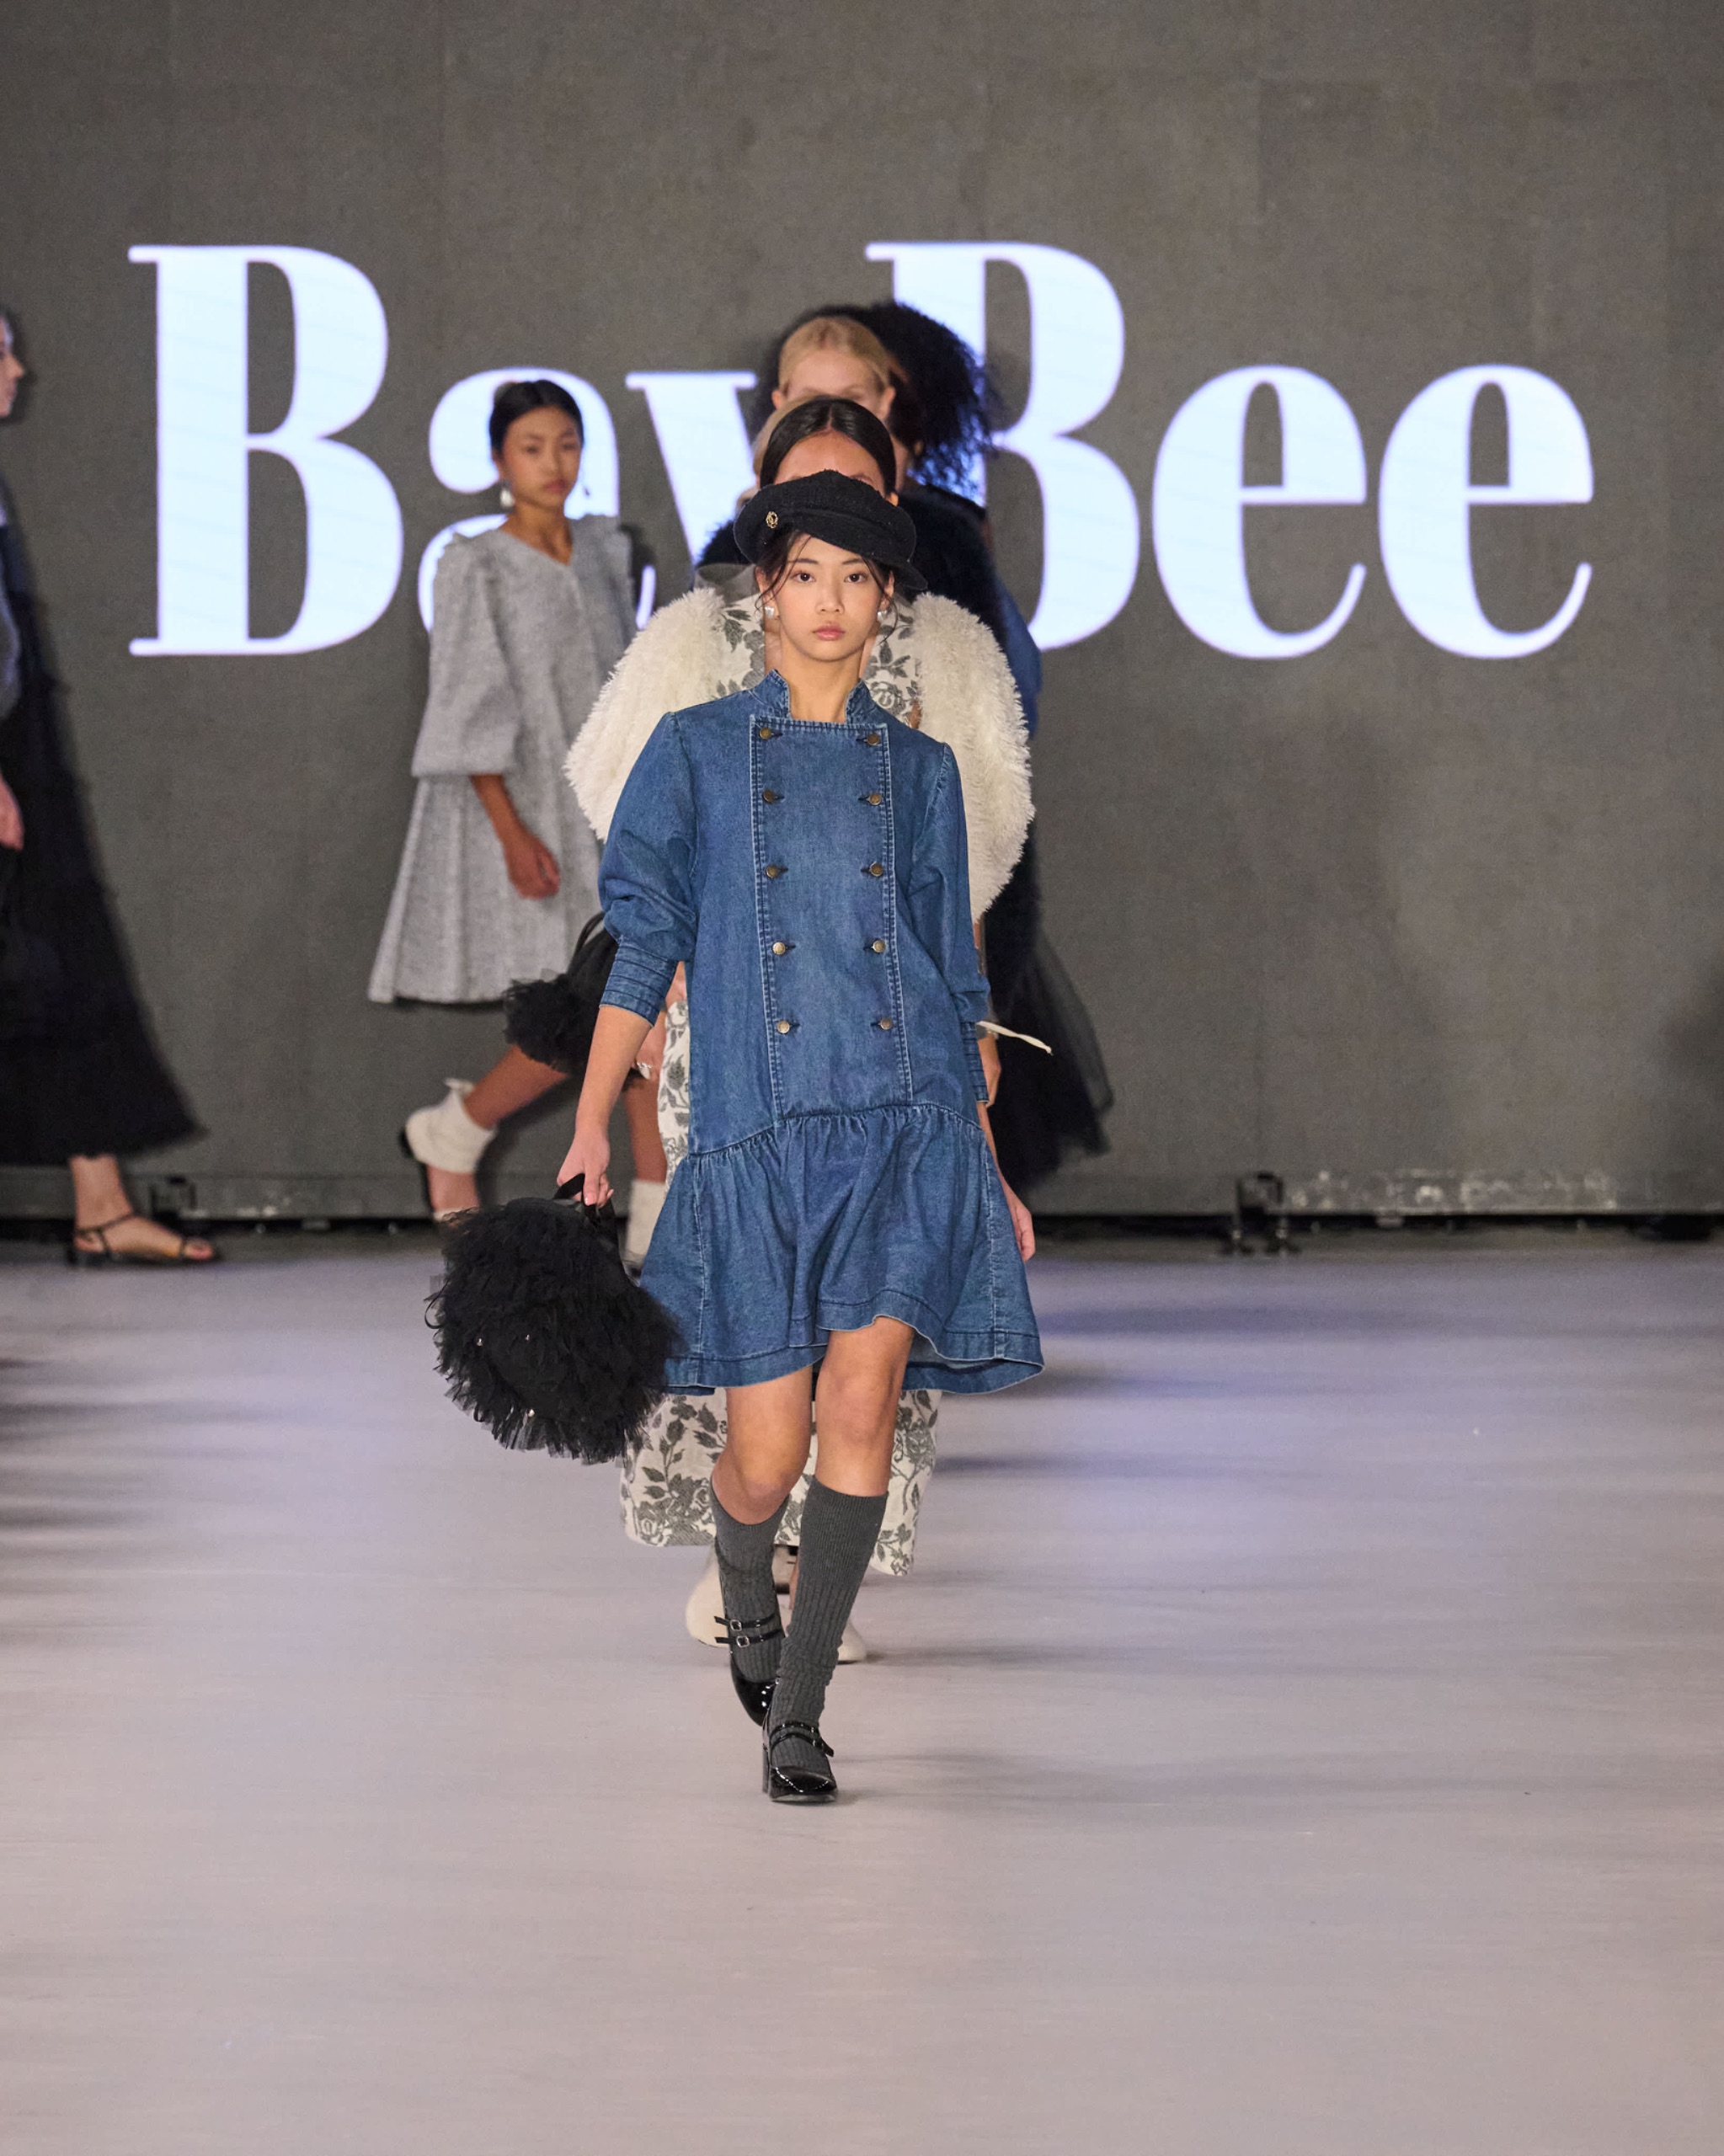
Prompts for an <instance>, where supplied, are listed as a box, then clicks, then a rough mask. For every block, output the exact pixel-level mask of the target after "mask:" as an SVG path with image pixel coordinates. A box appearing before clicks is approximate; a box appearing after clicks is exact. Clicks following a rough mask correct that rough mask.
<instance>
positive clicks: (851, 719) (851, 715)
mask: <svg viewBox="0 0 1724 2156" xmlns="http://www.w3.org/2000/svg"><path fill="white" fill-rule="evenodd" d="M754 694H755V701H756V702H758V703H761V704H763V705H764V706H765V707H766V710H767V711H768V712H771V715H772V717H773V718H789V716H790V684H789V683H788V682H787V680H785V678H784V676H783V675H782V674H780V673H779V672H777V670H776V669H775V670H773V671H772V672H771V673H770V674H765V675H761V679H760V680H758V681H757V682H756V683H755V690H754ZM885 716H886V714H885V713H884V712H882V711H881V708H880V707H879V705H878V704H877V703H876V702H874V700H873V697H872V696H870V695H869V694H868V691H867V685H866V684H865V683H864V682H861V681H858V682H857V685H856V686H855V687H854V688H853V689H852V690H851V692H850V694H849V695H848V696H846V698H845V701H844V717H843V718H842V720H841V721H840V723H841V724H842V725H851V726H857V725H861V724H862V723H865V722H866V721H867V720H868V719H871V718H876V717H880V718H883V717H885Z"/></svg>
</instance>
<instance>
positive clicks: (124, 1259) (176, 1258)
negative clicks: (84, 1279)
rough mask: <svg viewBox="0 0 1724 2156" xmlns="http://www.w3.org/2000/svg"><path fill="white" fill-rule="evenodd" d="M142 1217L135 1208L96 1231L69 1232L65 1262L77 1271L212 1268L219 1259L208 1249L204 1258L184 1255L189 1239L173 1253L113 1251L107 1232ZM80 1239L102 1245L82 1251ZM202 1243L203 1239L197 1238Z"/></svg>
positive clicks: (219, 1252)
mask: <svg viewBox="0 0 1724 2156" xmlns="http://www.w3.org/2000/svg"><path fill="white" fill-rule="evenodd" d="M143 1217H144V1216H143V1214H141V1213H140V1212H139V1211H138V1209H137V1208H136V1206H134V1207H133V1208H132V1209H131V1212H130V1213H116V1214H115V1216H114V1218H113V1219H111V1220H104V1221H103V1222H102V1224H101V1225H100V1226H99V1227H95V1228H78V1227H74V1228H73V1230H72V1240H71V1241H70V1242H69V1243H67V1246H66V1262H67V1264H68V1265H71V1266H75V1267H78V1268H79V1269H80V1270H83V1268H84V1267H88V1266H92V1265H213V1264H214V1263H215V1262H216V1259H217V1258H218V1257H221V1255H222V1253H221V1251H219V1250H216V1249H215V1248H213V1247H212V1248H211V1251H210V1254H209V1256H208V1257H189V1256H188V1255H187V1252H186V1247H185V1246H186V1245H187V1244H188V1243H189V1242H190V1241H191V1240H192V1238H191V1237H190V1236H189V1235H182V1236H181V1237H180V1238H179V1248H178V1249H177V1250H172V1251H146V1250H115V1248H114V1246H113V1245H112V1244H111V1243H110V1242H109V1240H108V1230H109V1229H110V1228H123V1227H124V1226H125V1223H126V1222H127V1221H128V1220H141V1219H142V1218H143ZM80 1235H93V1236H94V1237H95V1238H96V1240H97V1241H98V1242H99V1244H100V1245H101V1248H100V1249H99V1250H83V1249H81V1248H80V1247H79V1246H78V1240H77V1239H78V1237H79V1236H80ZM198 1241H203V1238H202V1236H200V1237H199V1238H198Z"/></svg>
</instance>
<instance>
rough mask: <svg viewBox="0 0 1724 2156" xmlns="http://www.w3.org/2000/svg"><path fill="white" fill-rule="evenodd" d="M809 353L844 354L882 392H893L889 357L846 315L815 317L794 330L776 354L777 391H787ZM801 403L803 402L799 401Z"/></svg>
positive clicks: (895, 381)
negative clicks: (857, 364) (865, 370)
mask: <svg viewBox="0 0 1724 2156" xmlns="http://www.w3.org/2000/svg"><path fill="white" fill-rule="evenodd" d="M810 352H847V353H848V354H849V355H850V357H851V359H853V360H860V361H861V362H862V366H865V367H866V368H867V370H868V371H869V373H870V374H872V375H873V377H874V380H875V381H876V382H878V385H879V387H880V388H881V389H882V390H883V391H884V390H888V389H895V388H897V387H898V384H899V379H900V377H899V371H898V369H897V367H896V366H894V364H893V361H892V355H891V354H890V353H889V352H888V350H886V347H885V346H884V345H883V344H882V343H881V342H880V340H879V339H878V337H877V336H875V334H874V333H873V330H872V329H867V328H863V326H862V323H859V322H852V321H851V319H850V318H849V316H848V315H843V314H817V315H816V316H815V317H814V320H813V321H812V322H805V323H803V325H802V327H801V328H800V329H793V330H792V331H791V333H790V334H789V335H788V336H787V338H786V339H785V340H784V342H783V344H782V345H781V346H780V347H779V350H778V387H779V388H781V389H788V388H789V387H790V385H791V382H793V380H794V379H795V376H796V370H797V369H798V366H801V364H802V362H803V360H805V359H806V358H807V357H808V355H809V353H810ZM797 401H798V403H801V402H802V399H801V398H798V400H797Z"/></svg>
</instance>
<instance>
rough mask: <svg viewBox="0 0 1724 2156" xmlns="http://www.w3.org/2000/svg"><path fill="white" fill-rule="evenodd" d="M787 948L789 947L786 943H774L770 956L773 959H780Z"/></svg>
mask: <svg viewBox="0 0 1724 2156" xmlns="http://www.w3.org/2000/svg"><path fill="white" fill-rule="evenodd" d="M789 948H790V946H789V945H788V944H787V943H775V944H774V945H773V946H772V956H773V957H774V958H782V957H783V956H784V953H786V952H787V950H788V949H789Z"/></svg>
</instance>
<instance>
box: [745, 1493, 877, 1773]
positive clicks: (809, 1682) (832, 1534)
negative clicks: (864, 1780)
mask: <svg viewBox="0 0 1724 2156" xmlns="http://www.w3.org/2000/svg"><path fill="white" fill-rule="evenodd" d="M885 1517H886V1500H885V1498H884V1497H883V1496H882V1497H846V1496H845V1495H844V1494H843V1492H841V1491H837V1490H829V1489H828V1488H827V1487H826V1486H825V1483H824V1482H822V1481H819V1479H818V1478H817V1479H816V1480H815V1481H814V1483H813V1485H812V1486H811V1487H810V1488H809V1495H808V1502H807V1503H806V1504H805V1505H804V1506H803V1513H802V1553H801V1555H800V1556H799V1557H798V1560H797V1567H796V1609H795V1613H794V1614H793V1616H792V1618H791V1620H790V1630H789V1633H788V1634H787V1636H786V1639H785V1641H784V1657H783V1660H782V1662H780V1663H779V1665H778V1687H777V1690H776V1691H775V1692H774V1693H773V1694H772V1714H771V1726H773V1727H774V1728H776V1727H777V1726H778V1724H779V1723H780V1722H784V1721H807V1722H814V1723H816V1724H818V1722H819V1719H820V1710H821V1709H822V1707H824V1706H825V1703H826V1687H827V1685H828V1684H829V1683H830V1681H831V1677H832V1672H833V1671H834V1669H835V1668H837V1666H838V1646H839V1642H840V1641H841V1640H842V1638H843V1637H844V1628H845V1626H846V1625H847V1624H848V1623H849V1621H850V1613H851V1609H853V1608H854V1607H855V1605H856V1598H857V1592H858V1590H859V1589H860V1588H861V1586H862V1575H863V1573H864V1572H867V1568H868V1560H869V1558H870V1557H872V1556H873V1554H874V1544H875V1541H876V1540H878V1535H879V1533H880V1523H881V1521H882V1520H883V1519H884V1518H885ZM772 1757H773V1758H774V1759H775V1760H776V1762H777V1764H778V1765H779V1766H781V1767H784V1768H787V1769H790V1770H792V1771H801V1772H804V1773H813V1774H819V1773H820V1772H821V1771H823V1769H824V1766H825V1762H824V1761H823V1760H822V1758H820V1755H819V1753H817V1752H816V1751H815V1750H814V1747H813V1746H812V1745H809V1744H803V1743H801V1742H798V1741H797V1740H796V1739H794V1738H788V1739H787V1740H786V1741H785V1742H783V1743H782V1744H780V1745H777V1747H775V1748H774V1750H773V1753H772Z"/></svg>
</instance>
